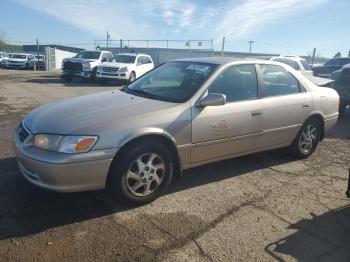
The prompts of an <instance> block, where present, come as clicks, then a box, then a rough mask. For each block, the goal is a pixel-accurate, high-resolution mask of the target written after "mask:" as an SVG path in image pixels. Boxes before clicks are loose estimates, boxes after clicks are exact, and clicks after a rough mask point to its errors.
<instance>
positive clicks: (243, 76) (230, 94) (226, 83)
mask: <svg viewBox="0 0 350 262" xmlns="http://www.w3.org/2000/svg"><path fill="white" fill-rule="evenodd" d="M208 91H209V93H220V94H224V95H226V101H227V102H234V101H242V100H249V99H254V98H256V97H257V96H258V81H257V77H256V71H255V66H254V65H235V66H231V67H229V68H227V69H225V70H224V71H223V72H222V73H221V74H220V75H219V76H218V77H217V78H216V79H215V80H214V82H213V83H212V84H211V86H210V88H209V90H208Z"/></svg>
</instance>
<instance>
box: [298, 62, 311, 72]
mask: <svg viewBox="0 0 350 262" xmlns="http://www.w3.org/2000/svg"><path fill="white" fill-rule="evenodd" d="M300 62H301V64H302V65H303V67H304V69H305V71H311V70H312V69H311V66H310V65H309V64H308V63H306V61H305V60H300Z"/></svg>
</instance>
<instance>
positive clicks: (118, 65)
mask: <svg viewBox="0 0 350 262" xmlns="http://www.w3.org/2000/svg"><path fill="white" fill-rule="evenodd" d="M102 66H106V67H113V68H121V67H129V66H132V64H127V63H115V62H105V63H102Z"/></svg>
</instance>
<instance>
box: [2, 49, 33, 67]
mask: <svg viewBox="0 0 350 262" xmlns="http://www.w3.org/2000/svg"><path fill="white" fill-rule="evenodd" d="M34 63H35V56H34V55H32V54H20V53H18V54H11V57H9V58H8V59H7V61H6V68H15V69H21V68H22V69H33V68H34Z"/></svg>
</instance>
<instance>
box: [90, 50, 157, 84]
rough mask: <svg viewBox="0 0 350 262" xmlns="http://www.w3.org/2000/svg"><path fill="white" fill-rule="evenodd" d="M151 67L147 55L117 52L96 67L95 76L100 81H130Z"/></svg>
mask: <svg viewBox="0 0 350 262" xmlns="http://www.w3.org/2000/svg"><path fill="white" fill-rule="evenodd" d="M153 68H154V63H153V60H152V58H151V57H150V56H149V55H145V54H136V53H130V54H127V53H123V54H117V55H116V56H115V57H114V58H113V60H112V61H111V62H104V63H102V64H101V65H99V66H98V67H97V72H96V78H97V80H99V81H100V82H101V83H105V82H108V81H112V80H114V81H118V82H124V83H125V82H128V83H131V82H133V81H134V80H135V79H136V78H138V77H140V76H142V75H143V74H146V73H147V72H148V71H150V70H152V69H153Z"/></svg>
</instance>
